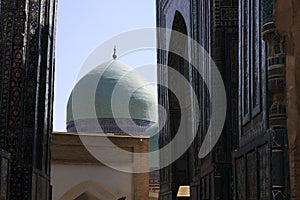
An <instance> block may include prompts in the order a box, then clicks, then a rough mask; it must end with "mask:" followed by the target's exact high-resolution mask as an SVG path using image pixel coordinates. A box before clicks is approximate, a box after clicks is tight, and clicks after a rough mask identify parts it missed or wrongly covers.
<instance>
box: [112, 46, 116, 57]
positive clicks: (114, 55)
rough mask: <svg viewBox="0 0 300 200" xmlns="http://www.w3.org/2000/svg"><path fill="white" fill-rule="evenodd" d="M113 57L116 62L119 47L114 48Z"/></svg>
mask: <svg viewBox="0 0 300 200" xmlns="http://www.w3.org/2000/svg"><path fill="white" fill-rule="evenodd" d="M112 57H113V59H114V60H116V58H117V47H116V45H115V47H114V54H113V56H112Z"/></svg>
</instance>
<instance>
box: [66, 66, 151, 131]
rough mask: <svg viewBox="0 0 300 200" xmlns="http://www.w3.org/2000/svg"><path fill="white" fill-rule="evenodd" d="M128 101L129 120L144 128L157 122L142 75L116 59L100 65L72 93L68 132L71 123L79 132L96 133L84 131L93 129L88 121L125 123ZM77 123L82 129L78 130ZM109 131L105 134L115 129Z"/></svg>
mask: <svg viewBox="0 0 300 200" xmlns="http://www.w3.org/2000/svg"><path fill="white" fill-rule="evenodd" d="M112 97H114V98H112ZM129 99H130V100H129ZM128 100H129V101H128ZM128 102H129V113H130V116H131V119H132V120H133V121H134V122H135V123H136V124H138V125H141V126H143V124H147V122H155V121H156V110H155V105H156V99H155V93H154V90H153V88H152V87H151V86H150V85H149V84H148V83H147V82H146V81H145V80H144V79H143V78H142V77H141V75H140V74H139V73H138V72H136V71H135V70H133V69H132V68H131V67H129V66H128V65H126V64H123V63H121V62H119V61H117V60H111V61H109V62H106V63H104V64H101V65H99V66H98V67H96V68H95V69H93V70H92V71H90V72H89V73H87V74H86V75H85V76H84V77H83V78H81V79H80V80H79V81H78V83H77V84H76V85H75V87H74V89H73V90H72V93H71V95H70V97H69V101H68V105H67V129H69V128H70V126H74V121H76V129H77V130H80V131H97V130H86V128H84V127H90V128H89V129H92V127H91V125H90V124H89V122H88V121H89V120H90V119H98V120H100V121H105V120H106V123H110V126H111V119H122V120H123V121H124V120H125V121H126V119H128V118H130V116H128V114H127V113H128V111H127V110H128ZM113 112H114V115H113ZM80 121H81V122H80ZM77 122H80V123H77ZM125 123H126V122H125ZM139 123H140V124H139ZM72 124H73V125H72ZM80 124H82V126H84V127H78V126H81V125H80ZM109 129H111V130H107V131H108V132H114V127H112V128H109ZM68 131H72V130H68ZM73 131H74V130H73ZM117 132H119V131H117Z"/></svg>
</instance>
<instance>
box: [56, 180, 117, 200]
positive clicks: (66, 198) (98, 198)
mask: <svg viewBox="0 0 300 200" xmlns="http://www.w3.org/2000/svg"><path fill="white" fill-rule="evenodd" d="M59 199H60V200H116V199H117V196H116V195H114V194H113V193H112V192H111V191H109V190H108V189H106V188H104V187H103V186H101V185H100V184H98V183H96V182H94V181H85V182H83V183H80V184H78V185H76V186H74V187H73V188H71V189H69V190H68V191H67V192H66V193H65V194H64V195H63V196H62V197H60V198H59Z"/></svg>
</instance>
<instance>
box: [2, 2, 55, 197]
mask: <svg viewBox="0 0 300 200" xmlns="http://www.w3.org/2000/svg"><path fill="white" fill-rule="evenodd" d="M55 4H56V3H55V1H50V0H49V1H48V0H42V1H35V0H27V1H25V0H12V1H11V0H4V1H1V11H0V12H1V19H0V26H1V29H0V30H1V32H0V33H1V35H0V38H1V40H0V46H1V49H0V64H1V65H0V66H1V68H0V74H1V76H0V86H1V87H0V95H1V96H0V97H1V101H0V115H1V122H0V146H1V148H3V149H5V150H7V151H8V152H9V153H10V154H11V159H12V160H11V176H10V184H9V186H10V187H9V194H10V199H11V200H13V199H49V194H50V185H49V172H50V171H49V166H47V165H49V159H50V157H49V151H48V148H49V142H48V141H49V135H50V131H51V123H52V121H51V120H52V116H51V113H52V103H50V102H51V101H52V98H53V97H52V95H53V85H48V86H49V87H48V86H47V84H48V83H53V81H52V78H53V77H50V76H47V74H48V73H49V74H50V73H52V68H53V66H52V64H50V62H43V61H44V60H53V55H54V54H53V52H48V47H50V48H49V49H52V50H53V48H52V46H53V45H54V43H53V41H54V39H53V38H54V35H53V31H52V30H53V29H50V28H49V27H50V26H51V27H53V24H49V22H50V18H52V17H53V14H54V12H51V13H49V11H50V10H52V11H55V6H56V5H55ZM26 9H28V10H26ZM52 21H53V20H52ZM45 36H46V37H45ZM48 36H49V39H48ZM51 63H53V62H51ZM46 88H47V89H48V91H46ZM47 94H48V95H47ZM50 94H51V95H50ZM48 106H50V107H48ZM46 110H47V111H48V112H47V113H46ZM49 111H50V112H49ZM40 124H43V125H42V126H41V125H40ZM34 176H36V177H38V178H37V181H39V182H41V183H42V184H40V185H36V186H33V185H32V182H33V181H32V180H33V177H34ZM36 191H37V192H36Z"/></svg>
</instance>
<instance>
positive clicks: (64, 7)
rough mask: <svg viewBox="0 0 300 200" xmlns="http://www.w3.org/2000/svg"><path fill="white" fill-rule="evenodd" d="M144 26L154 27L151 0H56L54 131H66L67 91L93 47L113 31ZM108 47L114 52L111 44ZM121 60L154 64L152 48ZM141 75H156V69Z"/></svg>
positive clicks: (72, 84) (152, 1) (153, 3)
mask: <svg viewBox="0 0 300 200" xmlns="http://www.w3.org/2000/svg"><path fill="white" fill-rule="evenodd" d="M145 27H155V1H154V0H127V1H125V0H105V1H104V0H84V1H79V0H59V5H58V17H57V33H56V34H57V35H56V68H55V98H54V128H53V130H54V131H65V123H66V122H65V119H66V115H65V114H66V104H67V101H68V97H69V94H70V92H71V90H72V88H73V86H74V84H75V83H76V80H77V76H78V73H79V71H80V68H81V66H82V64H83V63H84V61H85V60H86V59H87V57H88V56H89V55H90V54H91V53H92V52H93V50H94V49H96V48H97V47H98V46H100V45H101V44H102V43H103V42H104V41H106V40H108V39H110V38H112V37H113V36H115V35H118V34H120V33H122V32H126V31H131V30H134V29H138V28H145ZM108 51H111V52H112V53H113V47H112V48H111V49H108ZM121 61H123V62H124V63H126V64H128V65H130V66H132V67H138V66H140V65H144V64H154V63H155V51H149V50H148V51H140V52H135V53H132V54H130V55H126V56H124V57H122V58H121ZM99 64H101V63H99ZM144 75H146V76H156V75H155V69H153V70H150V72H149V71H147V72H145V74H144Z"/></svg>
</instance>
